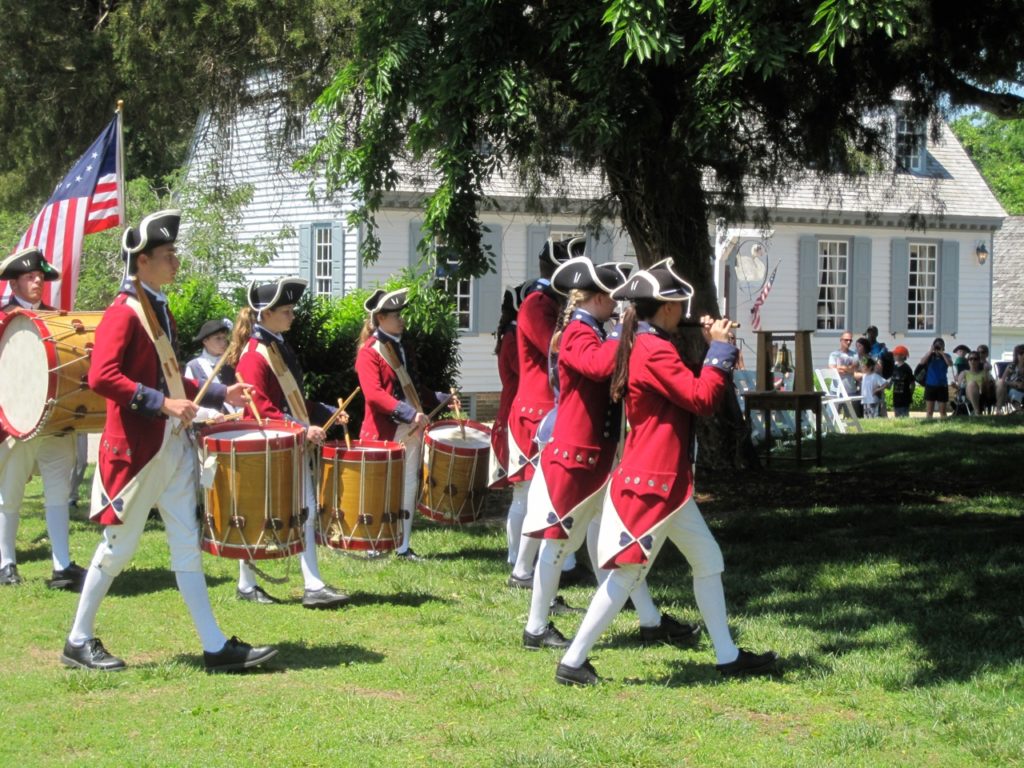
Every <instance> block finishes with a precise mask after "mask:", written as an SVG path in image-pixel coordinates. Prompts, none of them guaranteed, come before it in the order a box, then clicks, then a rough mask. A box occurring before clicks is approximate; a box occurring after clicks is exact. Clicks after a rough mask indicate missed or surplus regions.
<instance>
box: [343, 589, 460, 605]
mask: <svg viewBox="0 0 1024 768" xmlns="http://www.w3.org/2000/svg"><path fill="white" fill-rule="evenodd" d="M425 603H441V604H442V605H451V604H452V601H451V600H449V599H447V598H445V597H438V596H437V595H432V594H430V593H428V592H396V593H394V594H390V595H388V594H383V595H382V594H378V593H371V592H356V593H355V594H353V595H352V599H351V600H350V601H349V605H350V606H352V607H366V606H371V605H392V606H394V605H401V606H405V607H406V608H419V607H420V606H421V605H424V604H425Z"/></svg>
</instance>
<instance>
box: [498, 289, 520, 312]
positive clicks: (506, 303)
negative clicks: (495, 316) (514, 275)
mask: <svg viewBox="0 0 1024 768" xmlns="http://www.w3.org/2000/svg"><path fill="white" fill-rule="evenodd" d="M525 288H526V283H520V284H519V285H513V286H512V287H511V288H506V289H505V295H504V296H502V298H501V308H502V309H508V310H511V311H512V312H518V311H519V305H520V304H522V303H523V290H524V289H525Z"/></svg>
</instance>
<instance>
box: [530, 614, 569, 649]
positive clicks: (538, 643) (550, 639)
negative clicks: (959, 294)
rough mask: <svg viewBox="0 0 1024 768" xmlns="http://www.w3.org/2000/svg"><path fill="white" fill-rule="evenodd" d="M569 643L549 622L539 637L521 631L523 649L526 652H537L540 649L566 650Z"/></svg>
mask: <svg viewBox="0 0 1024 768" xmlns="http://www.w3.org/2000/svg"><path fill="white" fill-rule="evenodd" d="M568 647H569V641H568V640H566V639H565V635H563V634H562V633H561V632H559V631H558V629H557V628H556V627H555V625H554V624H552V623H551V622H550V621H549V622H548V625H547V626H546V627H544V631H543V632H541V633H540V634H539V635H535V634H533V633H532V632H527V631H526V630H525V629H524V630H523V648H525V649H526V650H528V651H539V650H540V649H541V648H568Z"/></svg>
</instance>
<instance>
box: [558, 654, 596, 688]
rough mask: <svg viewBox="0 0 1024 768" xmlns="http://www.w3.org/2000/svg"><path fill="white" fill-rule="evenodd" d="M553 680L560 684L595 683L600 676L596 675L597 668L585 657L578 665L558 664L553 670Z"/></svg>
mask: <svg viewBox="0 0 1024 768" xmlns="http://www.w3.org/2000/svg"><path fill="white" fill-rule="evenodd" d="M555 682H557V683H561V684H562V685H597V684H598V683H599V682H601V678H600V677H598V676H597V670H596V669H594V665H593V664H591V663H590V659H587V660H586V661H584V662H583V664H582V665H581V666H579V667H570V666H568V665H567V664H559V665H558V669H556V670H555Z"/></svg>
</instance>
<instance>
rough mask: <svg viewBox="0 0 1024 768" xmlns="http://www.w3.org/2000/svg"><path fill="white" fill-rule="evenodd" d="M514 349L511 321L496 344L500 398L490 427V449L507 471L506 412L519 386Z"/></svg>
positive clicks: (514, 328)
mask: <svg viewBox="0 0 1024 768" xmlns="http://www.w3.org/2000/svg"><path fill="white" fill-rule="evenodd" d="M518 354H519V353H518V351H517V349H516V325H515V323H512V325H511V326H509V328H508V330H506V331H505V333H504V334H502V336H501V342H500V343H499V345H498V378H499V379H501V399H499V400H498V413H497V415H496V416H495V417H494V426H493V427H492V428H491V450H492V451H494V456H495V458H496V459H497V460H498V463H499V464H501V466H502V467H503V468H504V469H505V471H506V472H508V414H509V411H511V410H512V401H513V400H514V399H515V396H516V389H517V388H518V386H519V357H518Z"/></svg>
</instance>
